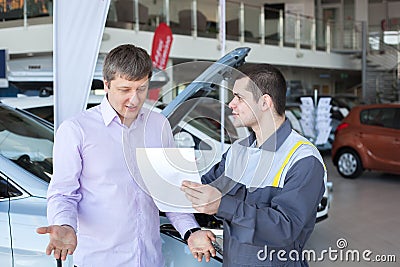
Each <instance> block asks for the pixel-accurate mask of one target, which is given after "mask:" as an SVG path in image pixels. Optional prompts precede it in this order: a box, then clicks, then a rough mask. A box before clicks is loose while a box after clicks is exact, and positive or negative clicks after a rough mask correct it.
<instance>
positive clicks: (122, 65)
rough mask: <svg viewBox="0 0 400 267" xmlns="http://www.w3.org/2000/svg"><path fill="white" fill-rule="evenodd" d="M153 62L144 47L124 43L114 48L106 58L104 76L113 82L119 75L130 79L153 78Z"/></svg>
mask: <svg viewBox="0 0 400 267" xmlns="http://www.w3.org/2000/svg"><path fill="white" fill-rule="evenodd" d="M152 70H153V63H152V61H151V58H150V56H149V54H148V53H147V52H146V50H144V49H143V48H140V47H137V46H134V45H132V44H124V45H120V46H117V47H116V48H114V49H112V50H111V51H110V52H109V53H108V54H107V56H106V57H105V59H104V64H103V78H104V79H105V80H106V81H108V82H111V81H112V80H114V79H116V78H117V76H118V77H122V78H124V79H127V80H130V81H137V80H141V79H143V78H145V77H147V78H149V79H150V78H151V74H152Z"/></svg>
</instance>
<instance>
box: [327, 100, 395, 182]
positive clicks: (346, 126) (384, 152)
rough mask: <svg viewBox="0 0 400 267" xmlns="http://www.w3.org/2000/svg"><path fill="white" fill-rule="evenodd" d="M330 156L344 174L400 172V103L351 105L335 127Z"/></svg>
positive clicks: (344, 175) (355, 175)
mask: <svg viewBox="0 0 400 267" xmlns="http://www.w3.org/2000/svg"><path fill="white" fill-rule="evenodd" d="M332 160H333V163H334V165H335V166H336V167H337V170H338V172H339V174H340V175H341V176H343V177H345V178H356V177H358V176H360V175H361V174H362V172H363V171H364V170H374V171H382V172H388V173H395V174H400V104H374V105H362V106H356V107H353V108H352V109H351V111H350V113H349V114H348V115H347V117H346V118H344V119H343V121H342V123H341V124H340V125H339V126H338V127H337V129H336V132H335V140H334V142H333V145H332Z"/></svg>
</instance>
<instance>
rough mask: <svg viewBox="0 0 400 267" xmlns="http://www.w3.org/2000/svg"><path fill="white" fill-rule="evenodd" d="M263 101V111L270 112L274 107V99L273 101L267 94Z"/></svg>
mask: <svg viewBox="0 0 400 267" xmlns="http://www.w3.org/2000/svg"><path fill="white" fill-rule="evenodd" d="M261 101H262V104H261V109H262V110H268V109H269V108H271V107H272V99H271V96H270V95H268V94H265V95H263V96H261Z"/></svg>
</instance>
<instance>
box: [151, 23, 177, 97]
mask: <svg viewBox="0 0 400 267" xmlns="http://www.w3.org/2000/svg"><path fill="white" fill-rule="evenodd" d="M172 39H173V38H172V31H171V29H170V28H169V27H168V25H167V24H165V23H164V22H162V23H160V25H158V27H157V29H156V31H155V32H154V37H153V45H152V48H151V60H152V61H153V66H154V67H155V68H159V69H162V70H164V69H165V68H166V67H167V62H168V57H169V51H170V50H171V45H172ZM159 93H160V88H157V89H152V90H150V91H149V99H150V100H154V101H157V100H158V95H159Z"/></svg>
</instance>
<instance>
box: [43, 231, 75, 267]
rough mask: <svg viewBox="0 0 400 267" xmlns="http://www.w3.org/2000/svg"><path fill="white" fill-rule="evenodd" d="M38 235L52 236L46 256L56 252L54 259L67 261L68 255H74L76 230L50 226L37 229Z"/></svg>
mask: <svg viewBox="0 0 400 267" xmlns="http://www.w3.org/2000/svg"><path fill="white" fill-rule="evenodd" d="M36 232H37V233H38V234H50V241H49V244H48V245H47V248H46V254H47V255H50V254H51V253H52V252H53V251H54V258H56V259H62V260H63V261H65V259H66V258H67V254H68V255H72V253H74V251H75V248H76V245H77V239H76V233H75V230H74V229H73V228H72V227H71V226H68V225H63V226H60V225H50V226H45V227H39V228H37V229H36Z"/></svg>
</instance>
